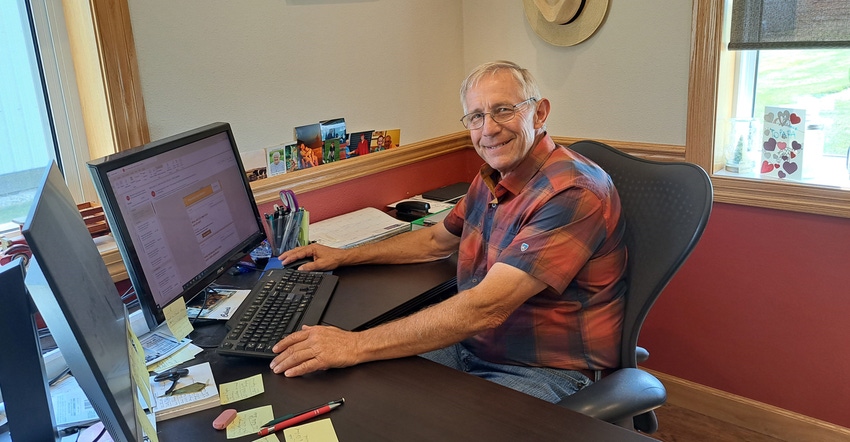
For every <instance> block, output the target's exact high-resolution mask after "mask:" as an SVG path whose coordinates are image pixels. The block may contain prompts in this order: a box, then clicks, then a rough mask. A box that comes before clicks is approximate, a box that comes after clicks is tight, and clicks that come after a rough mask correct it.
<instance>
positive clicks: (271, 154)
mask: <svg viewBox="0 0 850 442" xmlns="http://www.w3.org/2000/svg"><path fill="white" fill-rule="evenodd" d="M266 159H267V160H268V174H269V176H275V175H280V174H282V173H286V149H285V148H284V146H277V147H272V148H269V149H267V150H266Z"/></svg>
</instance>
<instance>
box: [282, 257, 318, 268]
mask: <svg viewBox="0 0 850 442" xmlns="http://www.w3.org/2000/svg"><path fill="white" fill-rule="evenodd" d="M308 262H313V257H312V256H310V257H307V258H301V259H299V260H297V261H292V262H290V263H289V264H287V265H285V266H284V267H285V268H287V269H297V268H298V267H301V266H302V265H303V264H307V263H308Z"/></svg>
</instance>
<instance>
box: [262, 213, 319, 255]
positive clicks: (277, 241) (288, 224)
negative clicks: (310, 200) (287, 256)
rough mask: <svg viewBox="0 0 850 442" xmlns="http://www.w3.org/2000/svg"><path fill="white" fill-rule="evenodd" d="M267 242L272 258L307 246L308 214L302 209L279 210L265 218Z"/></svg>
mask: <svg viewBox="0 0 850 442" xmlns="http://www.w3.org/2000/svg"><path fill="white" fill-rule="evenodd" d="M266 223H267V224H268V233H269V234H268V240H269V244H270V245H271V253H272V255H273V256H279V255H280V254H281V253H283V252H285V251H287V250H290V249H294V248H295V247H298V246H299V245H305V244H307V241H306V238H307V226H308V225H309V224H310V216H309V212H307V210H305V209H304V208H303V207H302V208H299V209H298V210H293V211H289V210H280V211H277V212H275V213H273V214H271V215H267V216H266Z"/></svg>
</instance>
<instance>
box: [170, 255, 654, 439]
mask: <svg viewBox="0 0 850 442" xmlns="http://www.w3.org/2000/svg"><path fill="white" fill-rule="evenodd" d="M455 265H456V261H454V259H448V260H444V261H438V262H434V263H426V264H412V265H403V266H362V267H350V268H345V269H338V270H337V271H335V272H334V273H336V274H337V275H339V276H340V280H339V284H338V285H337V288H336V291H335V292H334V297H333V298H332V299H331V303H330V304H329V306H328V310H327V311H326V313H325V316H324V317H323V318H322V321H323V322H325V323H330V324H333V325H336V326H339V327H341V328H345V329H362V328H367V327H368V326H371V325H375V324H376V323H378V322H380V321H383V320H388V319H391V318H392V316H393V315H400V314H406V313H409V312H410V311H412V310H415V308H416V307H417V306H421V304H423V303H428V302H433V301H436V300H438V299H435V296H436V297H438V295H439V296H442V295H444V294H445V291H446V290H447V287H446V284H447V283H451V284H453V278H454V275H455ZM233 283H236V281H234V282H233ZM250 284H251V283H250V282H249V283H248V285H250ZM449 292H450V293H451V290H449ZM224 333H225V330H224V327H223V326H219V325H217V326H211V327H202V328H198V329H196V331H195V332H194V333H193V334H192V335H191V337H192V339H193V340H194V341H195V343H196V344H197V345H200V346H202V347H207V346H215V345H216V344H218V342H220V340H221V338H222V336H223V335H224ZM204 361H209V362H210V364H211V366H212V368H213V374H214V375H215V379H216V382H217V383H219V384H221V383H224V382H231V381H235V380H238V379H243V378H246V377H249V376H253V375H255V374H257V373H261V374H262V375H263V384H264V385H265V393H263V394H262V395H259V396H256V397H253V398H249V399H246V400H244V401H240V402H237V403H234V404H228V405H226V406H219V407H215V408H212V409H210V410H205V411H201V412H198V413H194V414H191V415H187V416H182V417H179V418H175V419H172V420H168V421H164V422H160V423H159V439H160V440H161V441H163V442H171V441H179V442H184V441H196V440H197V441H216V440H221V441H224V440H226V433H225V432H223V431H216V430H215V429H213V428H212V421H213V420H214V419H215V418H216V416H218V415H219V413H221V411H223V410H224V409H226V408H235V409H236V410H237V411H242V410H248V409H251V408H255V407H260V406H263V405H269V404H271V405H272V408H273V409H274V414H275V416H281V415H283V414H287V413H292V412H296V411H298V410H303V409H306V408H308V407H312V406H316V405H319V404H321V403H325V402H329V401H332V400H335V399H339V398H340V397H344V398H345V405H343V406H342V407H340V408H338V409H336V410H334V411H333V412H331V413H330V414H328V415H326V416H324V417H329V418H330V419H331V420H332V422H333V426H334V429H335V430H336V434H337V436H338V437H339V440H340V441H341V442H352V441H369V442H371V441H383V440H386V441H419V440H422V441H428V442H434V441H453V440H465V441H467V440H475V441H478V440H482V441H511V442H516V441H546V440H593V441H606V440H610V441H631V440H634V441H638V440H652V439H649V438H647V437H645V436H643V435H640V434H637V433H634V432H631V431H628V430H625V429H623V428H620V427H616V426H614V425H611V424H608V423H606V422H603V421H599V420H596V419H593V418H590V417H587V416H584V415H582V414H579V413H576V412H573V411H571V410H567V409H565V408H562V407H559V406H557V405H553V404H550V403H548V402H545V401H543V400H540V399H537V398H534V397H532V396H528V395H526V394H523V393H519V392H517V391H514V390H511V389H509V388H506V387H502V386H500V385H497V384H495V383H492V382H490V381H486V380H483V379H480V378H478V377H475V376H472V375H469V374H466V373H462V372H460V371H456V370H454V369H451V368H448V367H444V366H442V365H439V364H437V363H434V362H431V361H428V360H426V359H423V358H419V357H410V358H404V359H397V360H391V361H380V362H373V363H368V364H363V365H359V366H355V367H349V368H344V369H337V370H328V371H325V372H320V373H312V374H310V375H307V376H304V377H300V378H291V379H290V378H286V377H284V376H282V375H275V374H274V373H272V371H271V370H270V369H269V362H270V361H269V360H265V359H252V358H241V357H234V356H222V355H219V354H217V353H215V352H214V351H212V350H207V351H204V352H203V353H202V354H201V355H199V356H198V358H196V359H195V360H193V361H191V362H190V363H189V364H197V363H200V362H204ZM255 439H256V437H251V436H246V437H243V438H241V439H238V440H240V441H241V440H245V441H250V440H255Z"/></svg>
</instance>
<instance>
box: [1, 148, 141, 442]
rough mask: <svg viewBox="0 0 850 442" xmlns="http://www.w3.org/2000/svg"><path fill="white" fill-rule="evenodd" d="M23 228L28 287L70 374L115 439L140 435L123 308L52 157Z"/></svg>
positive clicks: (135, 392) (137, 438)
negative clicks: (29, 254)
mask: <svg viewBox="0 0 850 442" xmlns="http://www.w3.org/2000/svg"><path fill="white" fill-rule="evenodd" d="M23 234H24V237H25V238H26V240H27V244H29V246H30V249H32V253H33V256H32V260H31V261H30V264H29V268H28V269H27V275H26V286H27V289H28V290H29V293H30V296H31V297H32V300H33V301H34V302H35V305H36V307H37V309H38V311H39V313H40V314H41V316H42V318H43V319H44V322H45V323H46V324H47V327H48V329H50V332H51V334H52V336H53V339H54V340H55V341H56V344H57V345H58V346H59V350H60V351H61V352H62V356H63V357H64V358H65V362H66V363H67V364H68V367H69V368H70V369H71V373H72V374H73V375H74V377H75V378H76V380H77V383H78V384H79V385H80V387H81V388H82V390H83V392H85V394H86V396H87V397H88V399H89V402H90V403H91V405H92V407H93V408H94V410H95V412H96V413H97V415H98V417H100V419H101V421H102V422H103V424H104V426H105V427H106V429H107V430H108V431H109V434H110V435H111V436H112V439H113V440H115V441H140V440H142V434H143V431H142V427H141V425H140V424H139V421H138V420H137V417H136V416H137V414H136V411H137V408H136V407H137V404H138V403H139V402H138V396H137V388H136V385H135V383H134V382H133V379H132V376H131V375H130V359H129V349H128V342H127V327H128V325H127V316H126V308H125V307H124V304H122V303H121V297H120V296H119V294H118V291H117V290H116V288H115V284H114V283H113V282H112V278H111V277H110V276H109V271H108V270H107V269H106V264H104V262H103V258H101V256H100V252H99V251H98V249H97V246H96V245H95V243H94V240H92V237H91V234H90V233H89V231H88V229H87V228H86V224H85V222H84V221H83V218H82V216H80V212H79V211H78V209H77V206H76V204H75V202H74V199H73V198H72V197H71V192H70V191H69V190H68V187H67V186H66V185H65V179H64V178H63V176H62V173H61V172H60V171H59V168H58V167H57V166H56V164H55V163H53V162H51V164H50V165H49V166H48V167H47V169H46V171H45V174H44V177H43V178H42V181H41V185H40V187H39V190H38V192H37V194H36V197H35V201H34V203H33V205H32V208H31V209H30V212H29V216H28V217H27V221H26V223H25V224H24V227H23ZM4 350H5V349H4ZM4 357H5V356H4Z"/></svg>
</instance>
